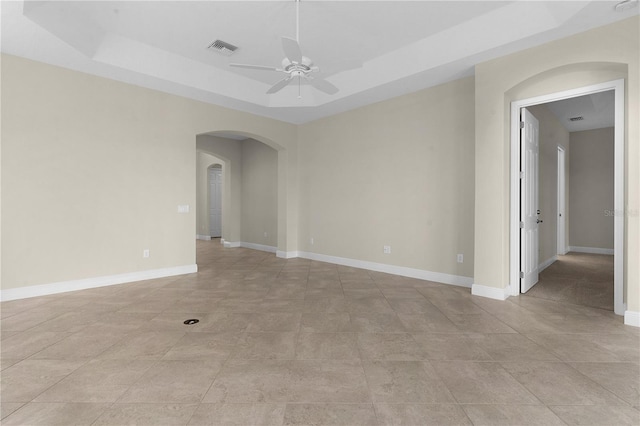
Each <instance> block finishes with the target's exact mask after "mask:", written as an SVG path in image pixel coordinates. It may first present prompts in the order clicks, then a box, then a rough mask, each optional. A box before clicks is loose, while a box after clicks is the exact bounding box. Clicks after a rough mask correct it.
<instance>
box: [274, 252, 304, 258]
mask: <svg viewBox="0 0 640 426" xmlns="http://www.w3.org/2000/svg"><path fill="white" fill-rule="evenodd" d="M276 257H280V258H282V259H293V258H294V257H299V252H297V251H283V250H276Z"/></svg>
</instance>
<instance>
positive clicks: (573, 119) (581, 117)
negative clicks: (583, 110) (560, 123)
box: [569, 116, 584, 121]
mask: <svg viewBox="0 0 640 426" xmlns="http://www.w3.org/2000/svg"><path fill="white" fill-rule="evenodd" d="M582 120H584V117H583V116H578V117H571V118H570V119H569V121H582Z"/></svg>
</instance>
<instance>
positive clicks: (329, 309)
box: [303, 297, 348, 313]
mask: <svg viewBox="0 0 640 426" xmlns="http://www.w3.org/2000/svg"><path fill="white" fill-rule="evenodd" d="M303 309H304V312H314V313H339V312H348V309H347V300H346V299H345V298H344V297H319V298H307V299H305V300H304V308H303Z"/></svg>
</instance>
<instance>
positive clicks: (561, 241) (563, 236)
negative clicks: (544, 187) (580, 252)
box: [556, 145, 567, 255]
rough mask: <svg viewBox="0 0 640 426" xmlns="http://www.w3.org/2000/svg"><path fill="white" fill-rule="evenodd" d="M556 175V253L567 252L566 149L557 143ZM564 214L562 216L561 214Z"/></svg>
mask: <svg viewBox="0 0 640 426" xmlns="http://www.w3.org/2000/svg"><path fill="white" fill-rule="evenodd" d="M557 149H558V151H557V152H558V155H557V161H558V170H557V173H558V177H557V180H556V187H557V189H556V191H557V193H558V194H557V195H558V197H557V200H556V255H558V254H559V255H565V254H567V179H566V172H567V169H566V167H567V165H566V150H565V148H564V147H563V146H562V145H558V147H557ZM563 215H564V216H563Z"/></svg>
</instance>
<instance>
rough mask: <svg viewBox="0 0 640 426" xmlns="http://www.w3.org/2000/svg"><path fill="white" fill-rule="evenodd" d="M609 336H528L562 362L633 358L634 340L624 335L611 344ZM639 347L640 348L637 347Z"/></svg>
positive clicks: (607, 360)
mask: <svg viewBox="0 0 640 426" xmlns="http://www.w3.org/2000/svg"><path fill="white" fill-rule="evenodd" d="M610 337H611V336H607V335H592V334H528V335H527V338H529V339H530V340H533V341H534V342H535V343H537V344H538V345H540V346H543V347H544V348H545V349H547V350H548V351H550V352H552V353H554V354H555V355H556V356H557V357H558V358H560V359H561V360H563V361H570V362H616V361H626V360H627V359H628V358H635V359H636V360H637V359H638V358H637V355H636V354H634V353H633V352H634V349H633V348H632V347H631V346H632V345H633V343H634V340H637V339H633V338H630V337H629V336H626V335H620V336H619V338H617V339H616V341H617V343H618V345H616V344H614V343H615V342H611V339H610ZM637 347H640V346H637Z"/></svg>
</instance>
